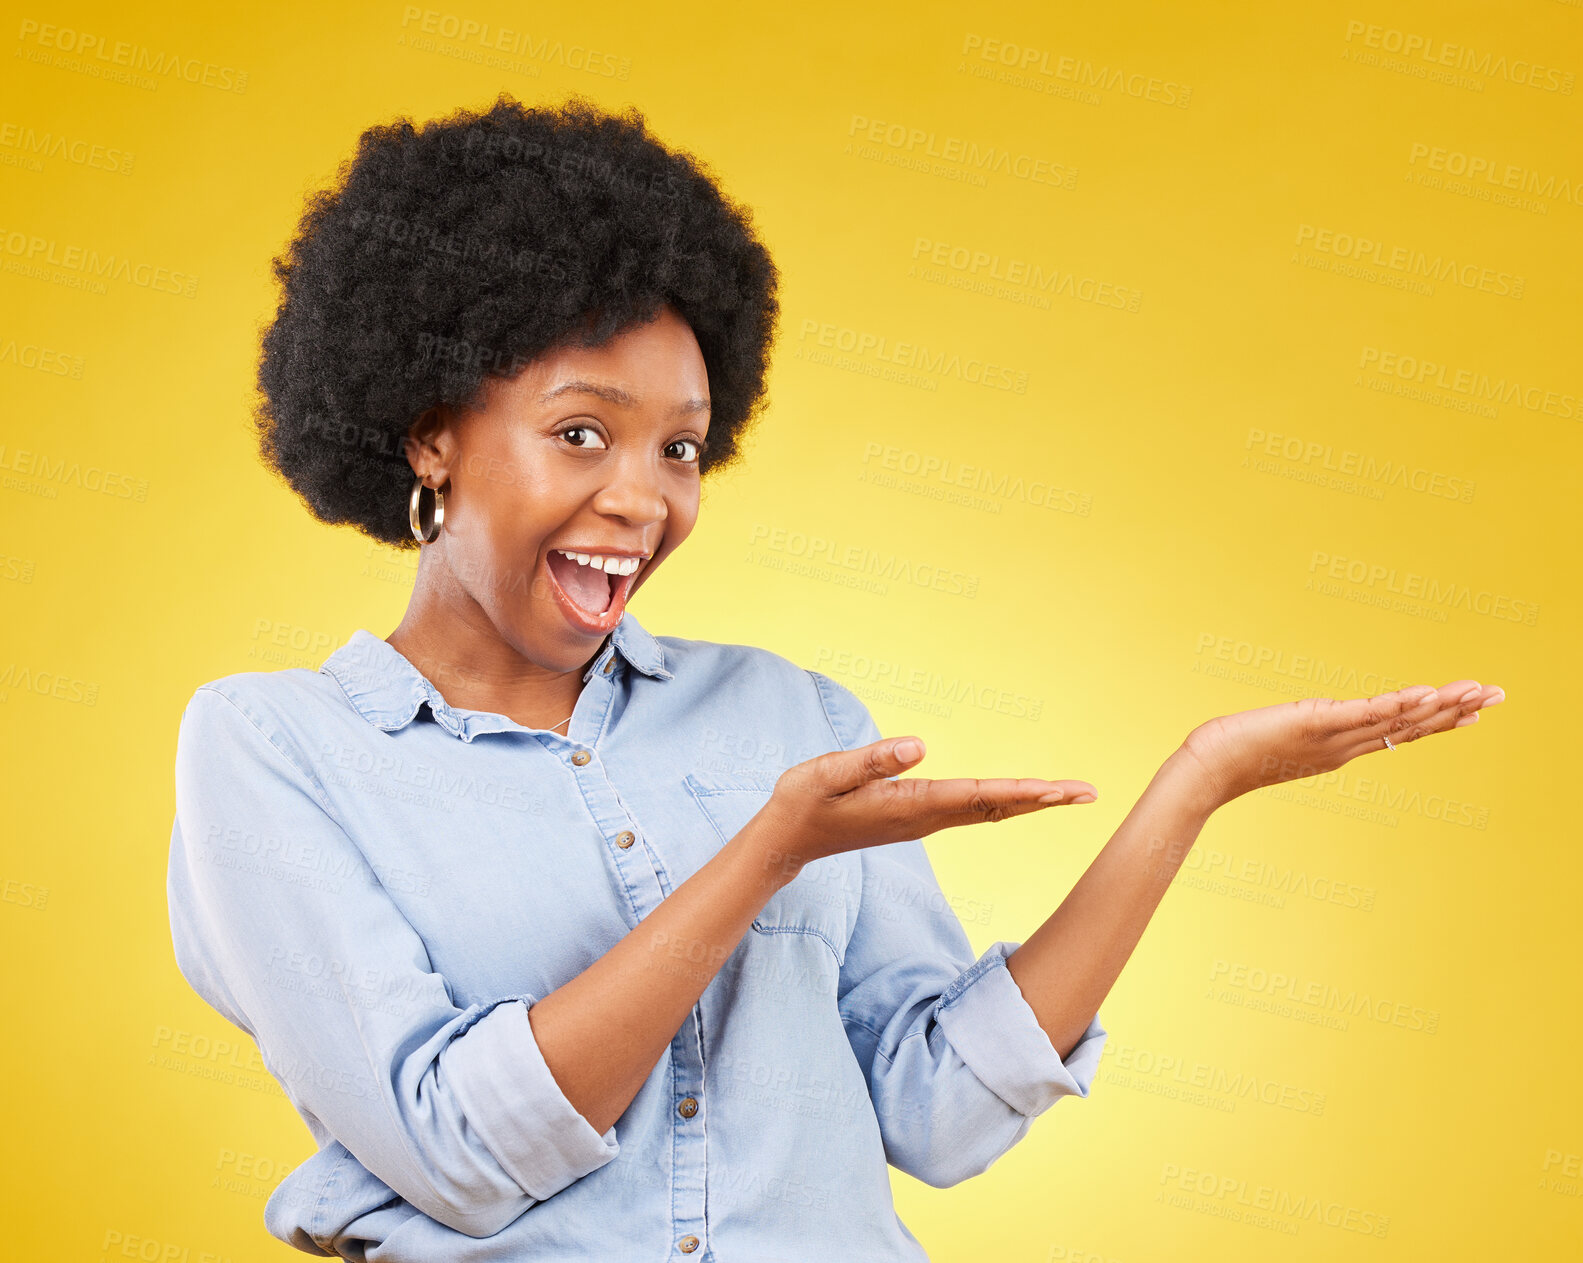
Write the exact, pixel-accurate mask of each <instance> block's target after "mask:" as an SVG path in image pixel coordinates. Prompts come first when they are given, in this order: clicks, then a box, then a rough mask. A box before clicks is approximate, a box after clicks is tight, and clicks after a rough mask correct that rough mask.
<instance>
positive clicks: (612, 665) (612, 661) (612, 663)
mask: <svg viewBox="0 0 1583 1263" xmlns="http://www.w3.org/2000/svg"><path fill="white" fill-rule="evenodd" d="M615 666H616V660H615V659H614V658H611V659H610V660H609V661H608V662H606V663H605V674H606V675H609V674H610V673H611V671H613V670H615Z"/></svg>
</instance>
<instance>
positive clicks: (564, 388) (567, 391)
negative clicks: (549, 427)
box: [539, 378, 709, 416]
mask: <svg viewBox="0 0 1583 1263" xmlns="http://www.w3.org/2000/svg"><path fill="white" fill-rule="evenodd" d="M571 394H577V395H593V396H594V397H595V398H598V399H603V400H604V401H605V402H606V403H613V404H619V405H620V406H621V407H623V408H634V407H636V406H637V402H638V401H637V399H636V398H634V397H633V396H632V395H631V394H629V393H628V392H627V391H625V390H622V389H621V387H620V386H611V385H609V384H608V383H605V382H590V381H583V380H581V379H580V378H574V379H573V380H571V381H566V382H562V383H561V384H560V385H559V386H555V387H553V388H552V389H550V390H547V391H545V392H544V393H543V394H542V395H540V396H539V402H540V403H549V402H550V401H551V400H554V399H559V398H560V397H561V396H562V395H571ZM671 411H672V413H673V414H675V415H678V416H686V415H691V414H692V413H695V412H708V411H709V401H708V400H707V399H699V398H692V399H687V400H684V401H683V402H681V403H679V404H677V405H676V407H675V408H673V409H672V410H671Z"/></svg>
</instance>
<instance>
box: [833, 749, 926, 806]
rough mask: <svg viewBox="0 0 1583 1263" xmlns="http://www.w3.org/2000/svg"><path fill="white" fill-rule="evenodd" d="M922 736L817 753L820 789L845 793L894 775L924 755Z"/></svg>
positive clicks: (912, 764)
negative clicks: (820, 779) (818, 757)
mask: <svg viewBox="0 0 1583 1263" xmlns="http://www.w3.org/2000/svg"><path fill="white" fill-rule="evenodd" d="M924 753H925V750H924V744H923V739H922V738H921V737H910V736H909V737H887V738H886V739H885V740H883V741H875V742H873V743H871V744H869V745H866V746H859V747H858V748H857V749H855V750H833V751H831V752H830V753H829V754H825V755H821V756H820V767H819V771H820V774H821V776H822V778H823V782H822V785H821V788H822V789H823V790H824V792H825V793H828V794H844V793H846V792H848V791H849V790H854V789H857V788H858V787H859V786H861V785H867V784H868V783H869V782H870V781H877V780H879V779H880V778H882V777H886V776H895V775H897V774H898V773H900V772H903V771H905V770H906V769H907V768H910V767H912V766H914V765H915V764H917V763H918V761H919V760H921V759H922V758H923V756H924Z"/></svg>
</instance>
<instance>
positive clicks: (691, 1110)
mask: <svg viewBox="0 0 1583 1263" xmlns="http://www.w3.org/2000/svg"><path fill="white" fill-rule="evenodd" d="M676 1112H677V1113H678V1114H680V1115H681V1116H682V1117H683V1118H691V1117H692V1116H693V1115H694V1114H696V1113H697V1112H698V1099H697V1098H696V1097H692V1096H689V1097H685V1098H684V1099H683V1100H682V1103H681V1104H680V1105H678V1106H677V1107H676Z"/></svg>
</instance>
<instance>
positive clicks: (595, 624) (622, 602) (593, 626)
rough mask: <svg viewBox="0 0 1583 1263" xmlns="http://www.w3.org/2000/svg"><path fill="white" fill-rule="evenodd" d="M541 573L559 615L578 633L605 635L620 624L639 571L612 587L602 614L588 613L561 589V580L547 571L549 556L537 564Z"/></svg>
mask: <svg viewBox="0 0 1583 1263" xmlns="http://www.w3.org/2000/svg"><path fill="white" fill-rule="evenodd" d="M540 564H541V565H542V566H543V567H544V573H545V574H547V575H548V576H549V578H550V591H551V592H553V593H554V594H555V603H556V604H557V605H559V606H560V607H561V613H563V614H565V615H566V621H567V622H569V623H570V624H571V625H572V626H573V627H575V628H577V630H578V631H580V632H586V633H587V634H588V635H590V636H604V635H608V634H609V633H610V632H613V631H615V629H616V624H617V623H619V622H620V621H621V616H622V615H623V614H625V613H626V610H627V597H629V596H630V595H631V594H632V585H633V583H635V582H636V581H637V577H638V573H639V571H640V570H641V569H642V567H641V566H640V567H639V568H638V570H634V571H633V572H632V573H631V574H624V575H622V576H621V577H620V578H619V579H617V580H616V582H615V583H614V584H613V585H612V588H611V592H610V608H609V609H607V610H606V611H605V612H604V613H603V614H590V613H589V612H588V611H587V610H585V609H584V608H583V607H582V606H581V605H579V604H577V602H576V601H574V600H572V598H571V597H570V596H568V595H567V594H566V589H565V588H563V587H561V583H560V580H559V579H557V578H556V577H555V571H553V570H551V569H550V559H549V557H548V556H546V557H545V559H544V560H543V561H542V562H541V563H540Z"/></svg>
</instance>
